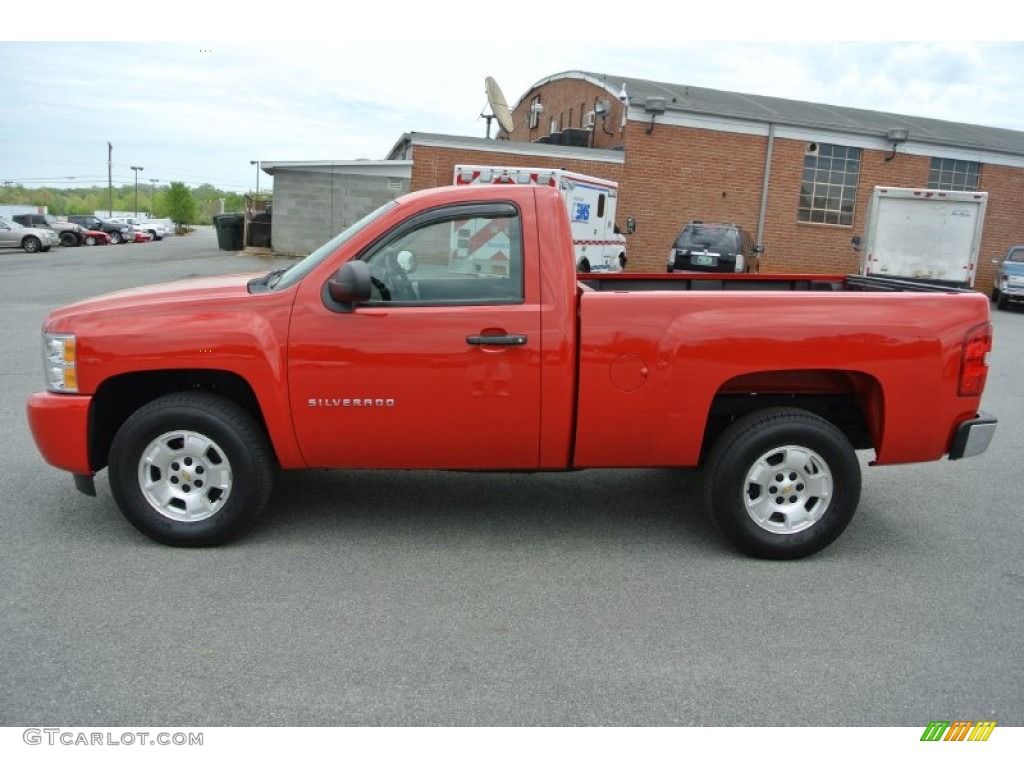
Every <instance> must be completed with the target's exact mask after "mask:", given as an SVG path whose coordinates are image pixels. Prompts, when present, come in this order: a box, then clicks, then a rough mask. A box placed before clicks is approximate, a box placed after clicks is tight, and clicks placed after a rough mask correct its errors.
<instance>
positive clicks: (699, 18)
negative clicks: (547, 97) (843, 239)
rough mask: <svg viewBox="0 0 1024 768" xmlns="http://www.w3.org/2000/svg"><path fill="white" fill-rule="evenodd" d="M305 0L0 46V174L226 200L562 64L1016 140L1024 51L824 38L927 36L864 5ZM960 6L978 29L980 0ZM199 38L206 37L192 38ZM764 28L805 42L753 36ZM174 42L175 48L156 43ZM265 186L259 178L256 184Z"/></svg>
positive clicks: (383, 140)
mask: <svg viewBox="0 0 1024 768" xmlns="http://www.w3.org/2000/svg"><path fill="white" fill-rule="evenodd" d="M304 3H305V0H299V2H295V3H288V4H283V3H282V4H279V5H278V6H277V8H278V9H279V10H277V11H275V12H274V13H275V15H272V16H259V15H256V14H258V13H259V11H254V12H253V15H250V16H248V17H245V18H244V19H243V20H240V12H239V11H235V10H232V11H214V10H210V9H206V10H204V9H203V8H202V6H198V5H197V6H196V7H191V8H185V6H182V9H183V10H184V15H183V16H182V14H181V13H179V12H177V11H176V15H174V16H172V15H170V14H168V13H164V12H160V13H155V14H154V15H152V16H151V17H149V18H147V19H142V18H140V17H138V15H137V12H135V11H133V12H132V17H133V19H135V20H134V21H133V22H132V23H131V24H130V25H128V29H130V30H131V36H134V37H139V38H140V39H139V40H136V41H135V42H110V41H101V42H83V41H81V32H82V30H81V28H80V27H79V26H78V25H77V23H75V24H74V25H71V24H66V25H65V28H62V29H59V30H58V36H60V37H65V38H66V39H65V40H64V41H63V42H42V41H27V42H20V41H13V40H7V41H4V42H0V71H2V72H3V73H5V78H4V80H5V84H4V86H3V88H2V91H0V93H2V98H0V116H2V117H0V181H11V182H15V183H22V184H25V185H26V186H38V185H43V184H47V185H55V186H62V187H65V186H90V185H93V184H96V185H100V186H105V185H106V178H107V142H108V141H109V142H110V143H112V144H113V147H114V150H113V176H114V182H115V184H117V183H126V182H130V181H132V180H133V178H134V174H133V172H132V170H131V166H133V165H138V166H142V167H143V169H144V170H143V171H142V172H140V174H139V180H140V182H141V183H149V180H151V179H158V180H159V181H160V182H161V183H166V182H168V181H184V182H186V183H187V184H190V185H197V184H200V183H203V182H209V183H211V184H214V185H216V186H218V187H221V188H223V189H227V190H234V191H238V192H244V191H247V190H250V189H252V188H253V187H254V186H255V182H256V169H255V167H254V166H252V165H250V161H251V160H265V161H300V160H351V159H356V158H373V159H379V158H382V157H384V156H385V155H386V154H387V152H388V151H389V150H390V148H391V147H392V145H393V144H394V143H395V142H396V141H397V140H398V139H399V138H400V137H401V135H402V134H403V133H405V132H408V131H423V132H428V133H446V134H454V135H468V136H479V137H482V136H483V135H484V131H485V123H484V121H483V120H482V119H481V118H480V117H479V115H480V113H481V111H483V110H484V109H485V107H486V97H485V94H484V87H483V81H484V77H485V76H487V75H491V76H493V77H494V78H495V79H496V80H497V81H498V83H499V84H500V85H501V87H502V88H503V90H504V92H505V95H506V97H507V99H508V101H509V102H510V103H511V104H513V105H514V104H515V102H516V101H517V100H518V98H519V97H520V96H521V95H523V93H524V92H526V91H527V90H528V89H529V87H530V86H531V85H532V84H533V83H534V82H536V81H537V80H539V79H541V78H543V77H545V76H547V75H550V74H554V73H556V72H562V71H566V70H575V69H580V70H587V71H595V72H601V73H607V74H611V75H627V76H631V77H639V78H647V79H652V80H662V81H666V82H671V83H685V84H691V85H697V86H703V87H708V88H718V89H723V90H731V91H739V92H743V93H753V94H761V95H770V96H779V97H783V98H793V99H801V100H806V101H816V102H823V103H830V104H839V105H844V106H853V107H861V108H865V109H876V110H881V111H889V112H898V113H904V114H911V115H922V116H928V117H935V118H940V119H948V120H954V121H958V122H972V123H980V124H984V125H992V126H999V127H1004V128H1011V129H1016V130H1022V131H1024V78H1022V77H1021V76H1020V74H1019V73H1020V72H1022V71H1024V43H1000V42H929V41H913V42H896V41H890V40H877V39H876V40H873V41H869V42H858V43H847V42H838V41H836V40H834V39H832V40H830V39H829V38H830V37H831V38H834V37H836V35H837V33H839V34H844V33H847V32H849V33H851V36H858V35H860V36H865V37H867V36H870V34H871V32H872V31H874V30H875V28H876V27H877V28H879V29H882V30H884V33H885V34H887V35H893V34H895V35H897V36H898V35H899V34H900V32H901V31H903V30H908V31H913V32H914V33H915V34H922V33H926V32H929V31H932V30H930V29H929V26H928V25H925V26H921V25H920V24H917V25H914V24H911V21H913V20H914V19H913V18H912V17H909V16H908V15H907V12H906V11H891V10H889V9H888V8H887V6H886V5H885V4H882V3H879V4H878V7H877V8H871V3H868V4H867V5H863V4H858V6H857V12H856V14H852V13H851V18H854V16H855V17H856V18H857V19H858V22H857V24H859V26H857V24H850V23H844V22H843V21H842V20H841V19H839V18H838V17H828V16H820V15H819V14H820V10H817V9H820V8H821V6H820V4H807V6H806V7H802V6H801V4H800V3H795V4H791V5H790V6H786V5H785V4H783V6H785V7H789V8H790V9H791V11H792V14H793V15H792V17H791V18H792V20H793V23H792V24H791V25H790V26H785V27H780V26H778V23H779V19H778V15H777V14H776V15H775V16H772V17H771V19H770V23H769V20H767V17H766V20H764V21H763V23H762V20H759V19H757V18H756V17H749V14H747V17H746V21H745V23H744V24H741V25H739V26H734V25H731V24H726V23H724V21H723V19H727V18H735V16H734V11H735V9H736V8H741V9H742V7H743V5H744V4H742V3H739V4H737V3H730V2H728V1H724V2H721V3H719V4H717V5H716V6H715V8H714V9H712V10H705V11H701V12H697V13H690V12H687V13H686V14H684V16H685V19H684V18H680V19H675V20H673V21H672V23H671V24H665V23H663V22H664V20H663V19H661V17H660V16H659V15H658V12H656V11H654V10H647V9H645V1H644V0H639V2H634V3H629V4H623V3H616V4H611V3H609V4H608V6H609V10H607V12H606V13H605V14H604V15H598V14H596V13H590V14H588V15H587V17H586V18H582V19H581V18H578V16H579V14H580V13H581V12H582V11H581V10H580V9H583V8H587V9H594V10H595V11H596V10H597V9H599V8H600V7H601V5H602V3H601V2H595V1H594V0H591V1H590V2H588V3H583V4H580V3H576V4H562V5H561V6H559V7H560V8H563V9H565V10H557V9H554V8H552V9H548V10H538V11H536V12H535V13H536V14H537V15H527V14H525V13H524V12H520V13H518V14H516V15H515V16H513V17H511V18H504V19H502V20H501V21H500V22H499V21H496V20H494V19H490V20H489V19H487V18H483V19H481V18H480V16H481V13H484V14H486V13H487V9H492V10H495V9H497V10H499V11H500V9H501V8H503V6H501V5H500V4H497V3H494V2H493V0H491V2H477V3H462V2H455V3H449V4H444V3H440V4H437V5H435V6H433V8H434V9H435V10H434V12H432V13H430V14H428V15H424V14H423V11H422V8H423V4H422V3H420V4H419V7H420V9H421V10H420V11H419V14H420V15H416V12H415V11H414V10H413V9H414V6H404V5H403V4H402V3H397V4H395V3H391V4H388V8H387V12H386V13H385V12H379V11H373V10H362V11H356V10H352V9H351V8H349V9H343V6H332V7H336V8H339V9H343V10H338V11H337V16H336V17H332V18H330V19H325V18H324V17H323V16H322V15H321V14H320V13H319V12H318V11H317V10H316V8H314V7H313V6H309V7H304ZM115 5H116V3H115ZM185 5H186V6H187V5H188V4H187V3H186V4H185ZM129 7H130V6H129ZM506 7H508V8H511V7H523V8H525V6H506ZM672 7H677V6H672ZM773 7H774V8H778V7H780V6H773ZM928 7H929V8H931V9H932V11H931V16H930V17H929V18H930V19H931V21H932V24H933V26H934V27H935V28H936V29H935V30H934V31H935V32H938V31H939V30H941V29H945V30H946V32H949V31H951V29H952V27H951V24H953V22H954V21H956V23H957V24H960V23H962V24H964V25H965V28H964V29H960V30H959V31H961V32H968V31H970V30H969V29H968V28H967V27H969V24H968V23H967V21H966V20H964V19H962V18H959V17H958V19H951V17H949V16H946V15H943V14H942V13H940V11H941V10H942V8H943V7H944V5H943V4H942V3H933V4H929V5H928ZM950 7H953V6H952V5H950ZM956 7H957V8H961V9H962V8H965V7H966V6H956ZM253 8H256V6H255V5H254V6H253ZM283 8H287V9H288V10H289V12H287V13H286V12H284V11H282V10H280V9H283ZM537 8H538V9H541V8H542V6H541V5H540V4H537ZM972 8H975V11H974V13H973V14H972V16H971V20H973V21H977V20H978V18H979V16H980V15H981V14H983V13H984V3H978V4H974V5H972ZM573 9H574V10H573ZM612 9H617V10H612ZM712 11H713V12H714V13H716V14H719V15H717V16H712ZM872 13H875V14H876V15H874V16H872ZM993 14H994V12H993ZM498 15H504V16H510V14H507V13H505V14H500V13H499V14H498ZM115 16H116V9H115ZM740 16H743V14H742V13H740ZM63 18H64V19H67V18H68V17H67V16H65V17H63ZM186 18H187V19H189V21H187V23H186V22H185V21H183V19H186ZM609 19H611V20H612V21H611V22H609ZM797 20H799V21H797ZM772 24H774V25H775V26H772ZM787 24H789V22H787ZM990 26H991V25H990ZM976 27H977V29H982V27H981V26H980V25H976ZM22 31H24V30H22ZM556 31H557V35H558V36H557V37H555V33H556ZM37 32H40V33H43V34H47V35H49V36H53V30H52V29H49V30H46V29H44V30H37ZM203 34H209V35H210V36H211V39H208V40H202V39H200V40H198V41H193V38H196V37H200V36H201V35H203ZM781 34H785V35H789V36H800V37H803V38H804V39H805V41H804V42H792V41H783V40H776V39H771V38H772V37H773V36H774V37H778V36H780V35H781ZM179 36H184V37H187V38H188V40H179V41H175V42H164V41H159V42H158V41H157V39H161V40H167V39H172V40H173V39H174V38H176V37H179ZM730 36H733V37H736V36H745V37H753V38H757V39H755V40H753V41H748V42H736V41H734V40H731V39H729V38H730ZM979 36H980V35H979ZM145 37H151V38H154V39H152V40H145V39H143V38H145ZM812 40H814V42H811V41H812ZM271 183H272V179H271V177H269V176H267V175H266V174H264V175H262V176H261V178H260V184H261V187H262V188H266V187H267V186H270V184H271Z"/></svg>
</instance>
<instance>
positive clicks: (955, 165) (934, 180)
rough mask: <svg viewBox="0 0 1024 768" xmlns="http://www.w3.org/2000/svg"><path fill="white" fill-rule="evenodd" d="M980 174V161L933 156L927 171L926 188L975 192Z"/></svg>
mask: <svg viewBox="0 0 1024 768" xmlns="http://www.w3.org/2000/svg"><path fill="white" fill-rule="evenodd" d="M980 176H981V163H975V162H971V161H970V160H950V159H949V158H946V157H933V158H932V167H931V170H929V171H928V189H948V190H956V191H960V192H977V191H978V178H979V177H980Z"/></svg>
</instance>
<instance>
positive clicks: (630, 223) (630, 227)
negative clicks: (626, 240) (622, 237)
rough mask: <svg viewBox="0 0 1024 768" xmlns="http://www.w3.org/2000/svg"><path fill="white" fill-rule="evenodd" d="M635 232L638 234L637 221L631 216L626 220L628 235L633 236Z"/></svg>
mask: <svg viewBox="0 0 1024 768" xmlns="http://www.w3.org/2000/svg"><path fill="white" fill-rule="evenodd" d="M634 232H636V219H634V218H633V217H632V216H630V217H629V218H628V219H626V234H627V235H632V234H633V233H634Z"/></svg>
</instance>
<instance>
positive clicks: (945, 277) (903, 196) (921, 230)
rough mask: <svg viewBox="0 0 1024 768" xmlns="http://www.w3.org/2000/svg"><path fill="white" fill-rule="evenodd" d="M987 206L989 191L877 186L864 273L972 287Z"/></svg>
mask: <svg viewBox="0 0 1024 768" xmlns="http://www.w3.org/2000/svg"><path fill="white" fill-rule="evenodd" d="M987 204H988V193H987V192H957V191H948V190H938V189H905V188H900V187H881V186H880V187H875V188H874V190H873V191H872V193H871V201H870V204H869V205H868V215H867V228H866V230H865V235H864V240H863V243H861V244H860V245H861V261H860V270H861V274H862V275H878V276H881V277H896V278H903V279H908V280H921V281H924V282H929V283H938V284H943V285H951V286H957V287H964V288H970V287H972V286H973V285H974V278H975V274H976V272H977V266H978V253H979V251H980V249H981V231H982V226H983V225H984V223H985V207H986V205H987ZM855 243H856V238H855Z"/></svg>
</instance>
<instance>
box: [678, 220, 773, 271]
mask: <svg viewBox="0 0 1024 768" xmlns="http://www.w3.org/2000/svg"><path fill="white" fill-rule="evenodd" d="M762 251H763V249H762V248H761V246H759V245H754V241H753V239H752V238H751V237H750V234H749V233H748V232H747V231H746V230H744V229H743V228H742V227H739V226H736V225H735V224H708V223H705V222H703V221H691V222H690V223H689V224H687V225H686V226H684V227H683V229H682V231H681V232H680V233H679V236H678V237H677V238H676V241H675V243H673V245H672V250H671V251H669V254H668V271H669V272H757V271H759V270H760V268H761V259H760V254H761V253H762Z"/></svg>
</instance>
